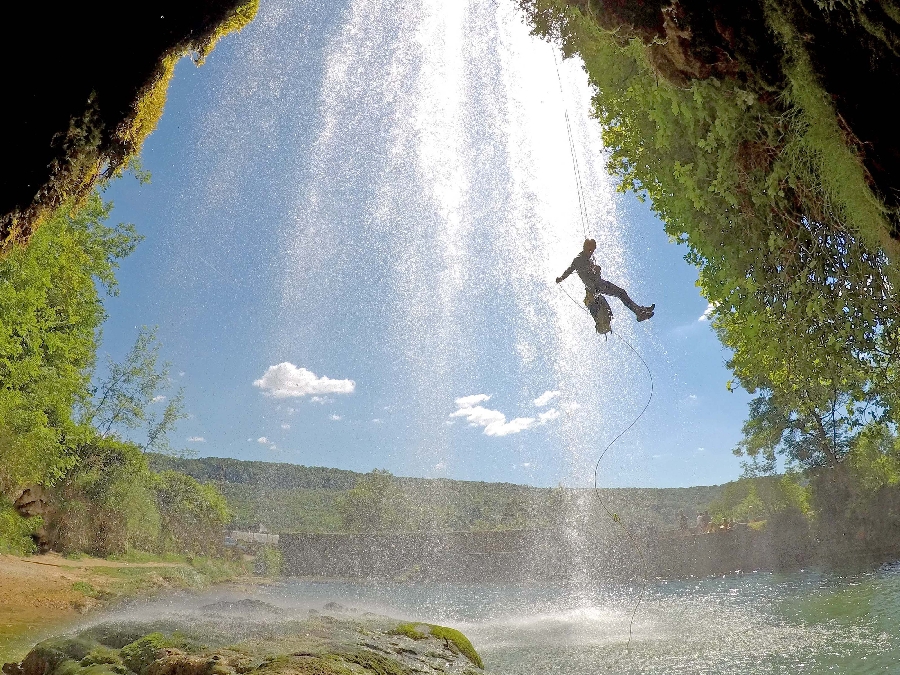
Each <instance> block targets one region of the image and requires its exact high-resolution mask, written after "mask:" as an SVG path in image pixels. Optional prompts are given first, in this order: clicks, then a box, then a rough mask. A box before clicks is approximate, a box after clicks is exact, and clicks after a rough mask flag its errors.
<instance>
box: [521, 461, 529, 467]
mask: <svg viewBox="0 0 900 675" xmlns="http://www.w3.org/2000/svg"><path fill="white" fill-rule="evenodd" d="M521 467H522V468H523V469H530V468H531V462H522V464H521Z"/></svg>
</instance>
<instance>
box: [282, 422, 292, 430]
mask: <svg viewBox="0 0 900 675" xmlns="http://www.w3.org/2000/svg"><path fill="white" fill-rule="evenodd" d="M281 428H282V429H290V428H291V425H290V424H288V423H287V422H282V424H281Z"/></svg>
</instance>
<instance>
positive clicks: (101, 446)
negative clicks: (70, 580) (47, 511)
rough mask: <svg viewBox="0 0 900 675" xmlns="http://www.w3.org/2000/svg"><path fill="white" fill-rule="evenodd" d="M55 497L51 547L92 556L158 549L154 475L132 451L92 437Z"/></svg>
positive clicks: (125, 445)
mask: <svg viewBox="0 0 900 675" xmlns="http://www.w3.org/2000/svg"><path fill="white" fill-rule="evenodd" d="M76 457H77V460H78V461H77V463H76V464H75V466H74V467H73V468H72V469H71V470H70V471H69V473H68V474H67V475H66V476H65V478H63V480H62V481H61V482H60V484H59V485H58V486H57V488H56V489H55V491H54V501H55V503H56V514H55V518H54V522H55V526H54V531H55V536H54V545H55V547H56V548H57V549H59V550H62V551H84V552H87V553H91V554H94V555H104V556H106V555H111V554H114V553H122V552H124V551H126V550H128V549H131V548H138V549H150V550H152V549H154V548H156V547H157V546H158V545H159V538H160V529H161V520H160V515H159V511H158V508H157V505H156V497H155V493H154V492H153V489H152V488H153V482H152V481H153V475H152V474H151V472H150V470H149V469H148V467H147V461H146V459H145V458H144V456H143V454H142V453H141V451H140V448H138V447H137V446H136V445H134V444H132V443H127V442H124V441H119V440H117V439H115V438H102V437H95V438H94V440H93V441H92V442H91V443H86V444H84V445H81V446H79V447H78V449H77V453H76Z"/></svg>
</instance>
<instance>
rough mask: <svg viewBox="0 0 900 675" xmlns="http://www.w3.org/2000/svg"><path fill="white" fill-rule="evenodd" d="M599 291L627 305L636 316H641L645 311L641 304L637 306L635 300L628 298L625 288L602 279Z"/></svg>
mask: <svg viewBox="0 0 900 675" xmlns="http://www.w3.org/2000/svg"><path fill="white" fill-rule="evenodd" d="M597 290H598V291H600V292H601V293H603V294H604V295H612V296H614V297H616V298H618V299H619V300H621V301H622V304H623V305H625V306H626V307H627V308H628V309H630V310H631V311H632V312H634V315H635V316H640V313H641V312H642V311H643V310H644V308H643V307H641V306H640V305H639V304H637V303H636V302H635V301H634V300H632V299H631V298H630V297H628V293H626V292H625V289H624V288H619V287H618V286H616V285H615V284H613V283H610V282H609V281H607V280H606V279H600V283H598V284H597Z"/></svg>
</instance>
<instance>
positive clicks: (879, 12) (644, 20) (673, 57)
mask: <svg viewBox="0 0 900 675" xmlns="http://www.w3.org/2000/svg"><path fill="white" fill-rule="evenodd" d="M519 2H520V3H521V4H522V5H524V6H529V5H531V4H540V0H519ZM562 2H564V3H565V4H567V5H569V6H572V7H576V8H578V9H579V10H580V11H581V12H583V13H584V14H586V15H588V16H590V17H591V18H592V19H593V20H594V21H595V22H596V23H597V24H598V25H599V26H601V27H603V28H605V29H606V30H610V31H614V32H615V33H616V34H618V35H619V36H621V37H622V38H623V39H629V38H638V39H640V40H641V41H642V42H643V43H644V44H645V45H646V48H647V58H648V60H649V61H650V63H651V64H652V65H653V68H654V69H655V70H656V72H657V74H658V75H659V76H660V77H661V78H664V79H666V80H668V81H669V82H671V83H673V84H675V85H676V86H679V87H686V86H689V84H690V82H691V81H692V80H696V79H707V78H711V77H714V78H720V79H725V78H737V79H740V80H741V81H743V82H750V83H751V85H752V86H753V87H754V88H755V89H757V90H758V91H760V92H762V93H763V95H764V96H767V97H771V98H772V100H775V99H777V97H778V96H779V94H780V92H782V91H783V90H784V85H785V77H786V76H785V73H784V71H783V68H782V64H783V62H784V57H785V53H784V47H783V45H782V44H781V43H780V41H779V39H778V38H777V37H776V35H775V34H774V31H773V30H772V29H771V26H770V25H769V24H768V22H767V19H766V15H767V12H768V13H771V12H772V11H773V10H777V11H778V12H780V13H781V14H782V15H783V16H784V18H785V20H786V21H788V22H789V23H790V25H791V26H792V27H793V31H794V32H796V33H797V34H798V35H799V36H800V39H801V41H802V43H803V47H804V48H805V50H806V51H807V52H808V54H809V57H810V65H811V67H812V69H813V71H814V72H815V75H816V77H817V78H818V80H819V82H820V84H821V86H822V87H823V88H824V89H825V90H826V91H827V93H828V95H829V97H830V99H831V103H832V104H833V105H834V107H835V109H836V111H837V113H838V121H839V123H840V125H841V127H842V130H843V132H844V134H845V135H846V140H847V142H848V143H849V144H850V145H851V146H852V147H853V148H854V149H855V151H856V152H857V153H859V155H860V158H861V159H862V162H863V165H864V167H865V169H866V172H867V178H868V180H869V183H870V186H871V187H872V188H873V190H874V191H875V193H876V194H877V195H878V196H879V197H880V198H881V199H882V200H883V202H884V204H885V205H886V206H887V207H888V208H889V209H891V210H900V125H898V124H897V123H896V119H895V117H896V116H895V114H894V110H893V106H890V105H886V104H885V102H884V100H883V95H882V92H885V91H895V90H896V89H897V88H898V87H900V3H898V2H897V0H882V1H881V2H859V1H856V0H848V1H846V2H844V1H841V2H822V1H821V0H562ZM892 225H893V230H892V231H891V236H893V237H894V238H895V239H900V217H894V219H893V224H892Z"/></svg>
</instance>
